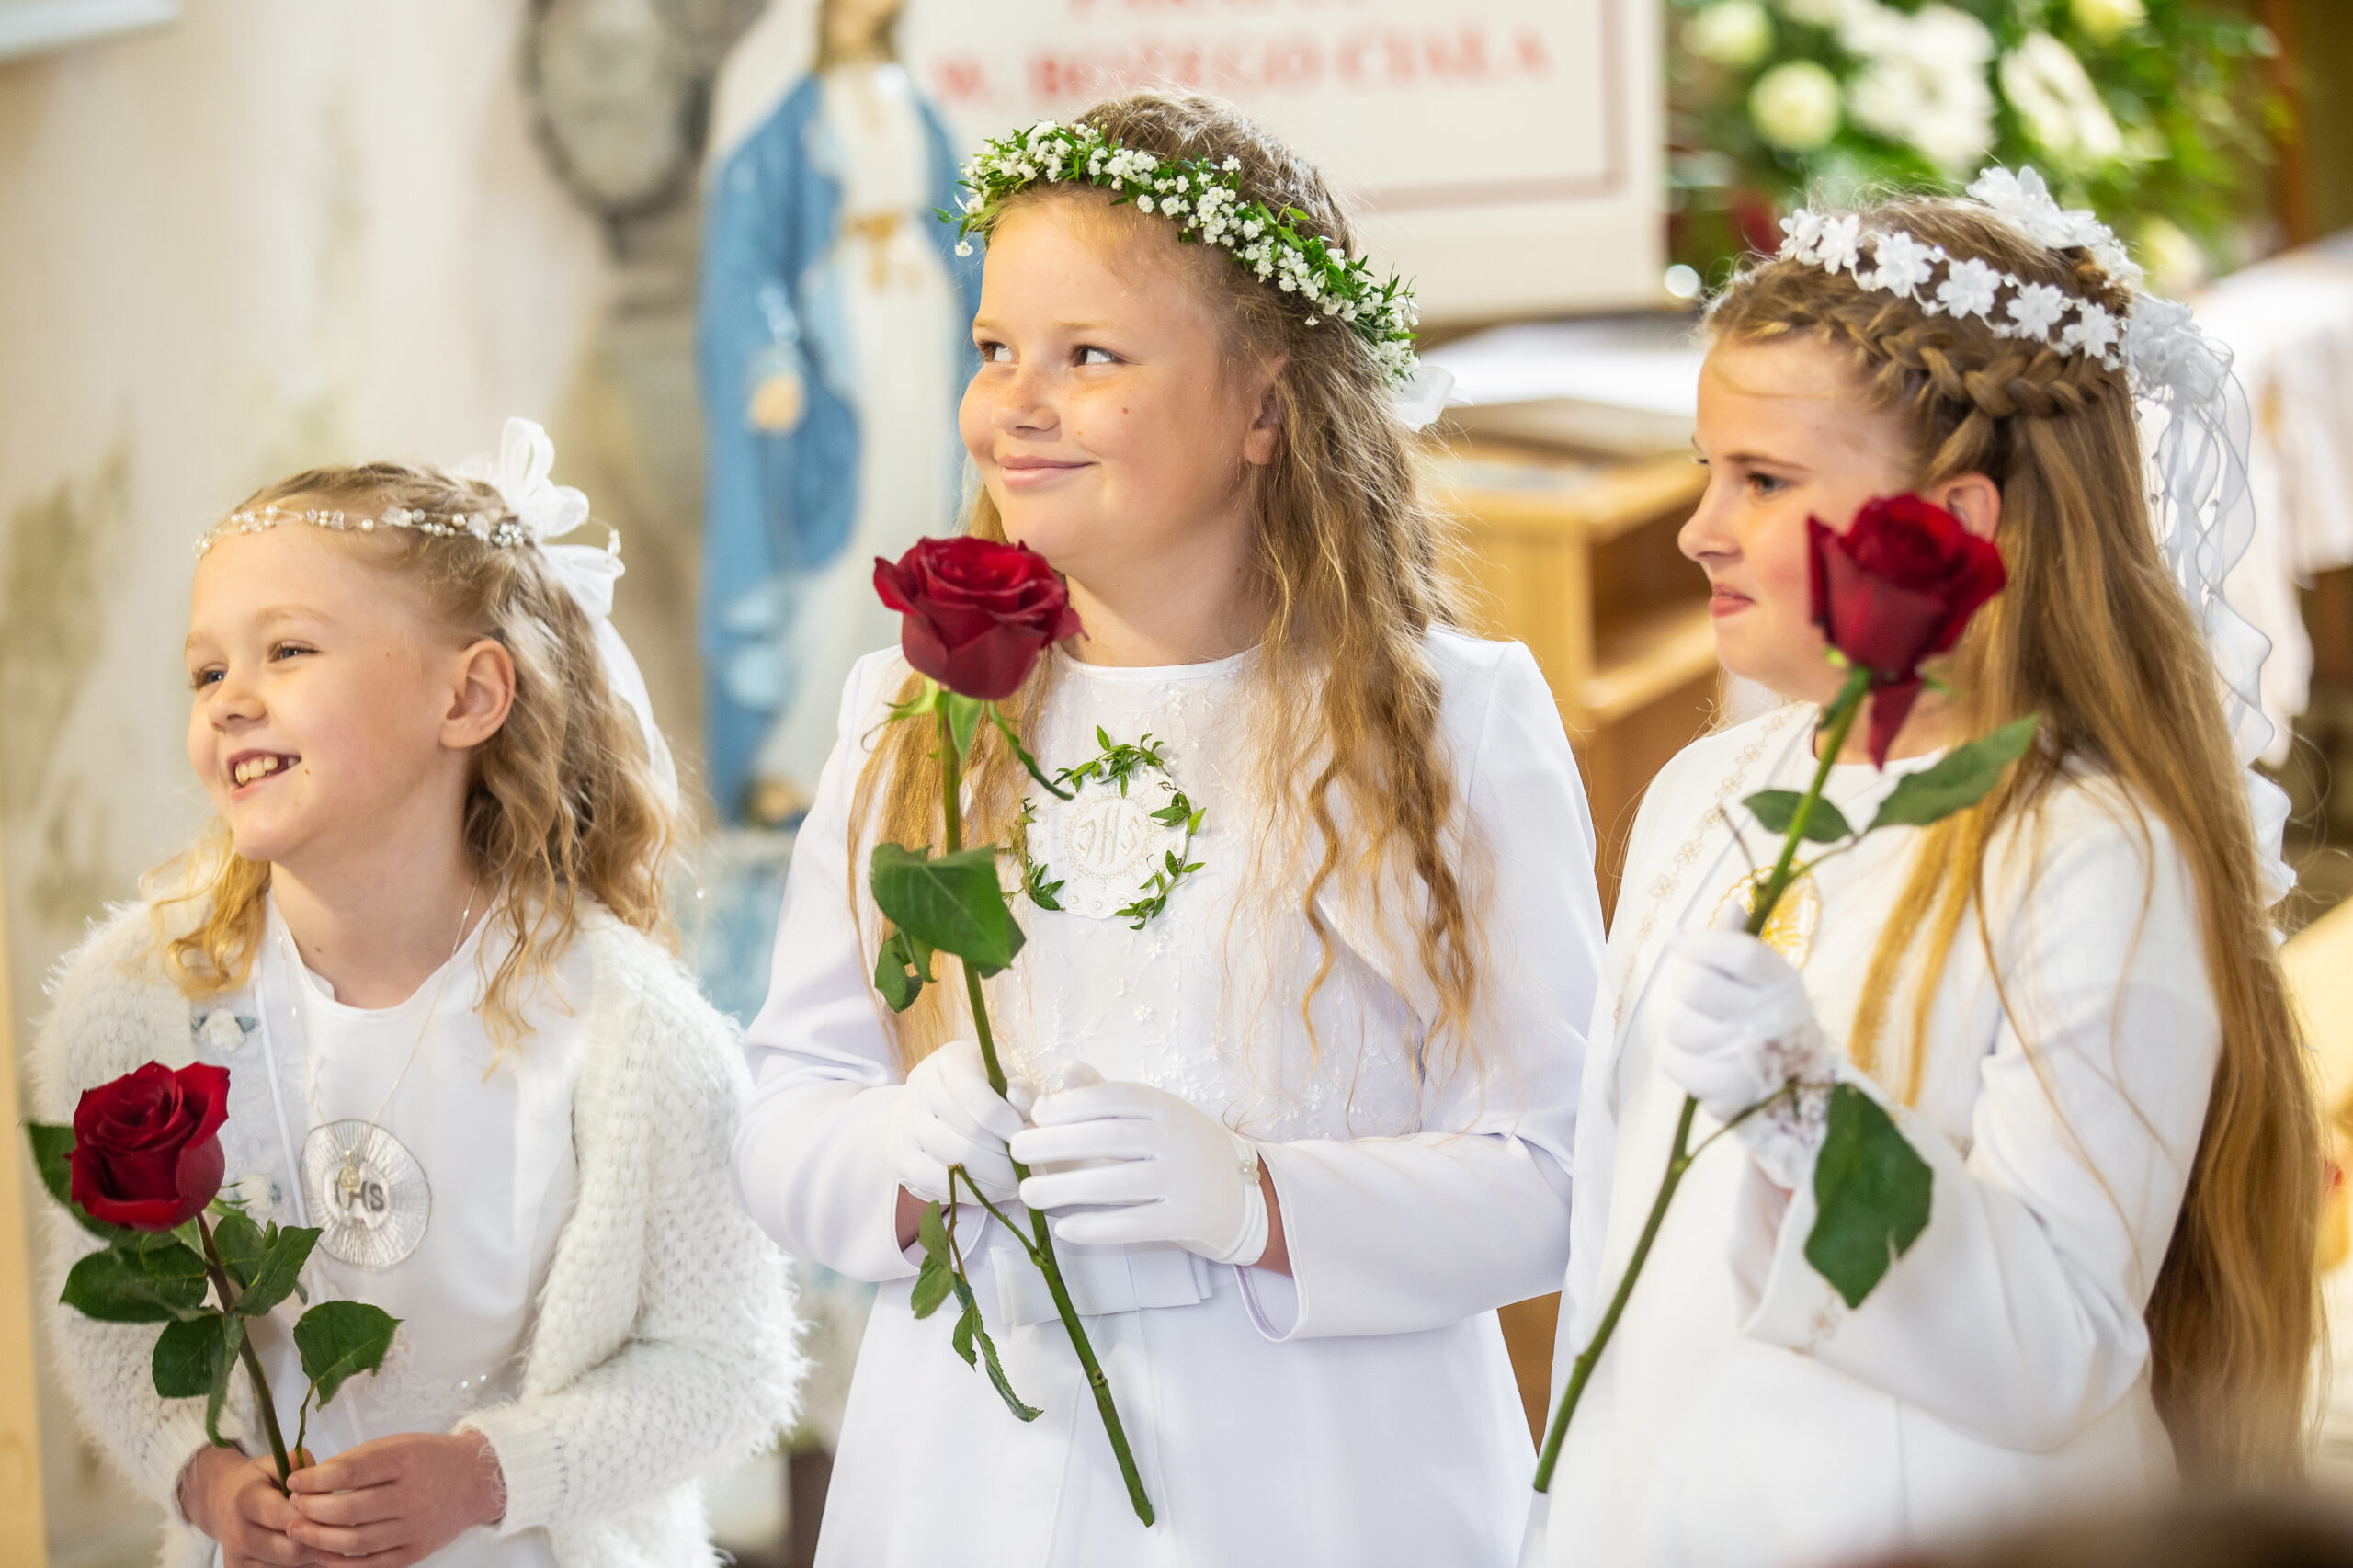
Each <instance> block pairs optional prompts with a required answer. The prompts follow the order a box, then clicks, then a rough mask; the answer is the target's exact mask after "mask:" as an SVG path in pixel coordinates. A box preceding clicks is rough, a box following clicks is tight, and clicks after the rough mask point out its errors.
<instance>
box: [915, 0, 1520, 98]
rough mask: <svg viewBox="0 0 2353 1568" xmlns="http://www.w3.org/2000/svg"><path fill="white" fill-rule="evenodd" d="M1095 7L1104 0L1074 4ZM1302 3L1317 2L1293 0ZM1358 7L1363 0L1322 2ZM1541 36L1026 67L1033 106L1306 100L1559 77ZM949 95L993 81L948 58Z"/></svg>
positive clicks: (1474, 34) (1146, 45)
mask: <svg viewBox="0 0 2353 1568" xmlns="http://www.w3.org/2000/svg"><path fill="white" fill-rule="evenodd" d="M1097 3H1098V0H1074V4H1090V5H1091V4H1097ZM1125 3H1126V4H1127V5H1129V6H1131V7H1134V8H1143V7H1148V6H1158V7H1162V8H1166V9H1188V10H1198V9H1200V8H1203V6H1206V5H1209V4H1222V5H1225V6H1241V5H1252V6H1256V5H1260V4H1262V3H1267V0H1125ZM1291 3H1292V4H1294V5H1297V6H1302V7H1305V6H1310V5H1313V4H1315V3H1316V0H1291ZM1324 3H1326V4H1334V3H1336V4H1340V5H1348V6H1355V5H1357V4H1358V3H1360V0H1324ZM1554 64H1555V62H1554V61H1553V58H1552V51H1551V49H1550V47H1549V46H1548V45H1547V43H1546V41H1545V39H1544V36H1543V32H1542V30H1541V29H1540V28H1535V27H1520V28H1515V29H1513V30H1512V32H1511V33H1510V34H1509V35H1507V36H1506V35H1504V34H1500V33H1497V32H1495V31H1494V30H1492V29H1490V28H1487V27H1485V26H1483V25H1481V24H1479V23H1476V22H1471V23H1464V24H1462V25H1461V26H1460V27H1457V28H1452V29H1439V28H1429V29H1418V30H1417V29H1408V28H1356V29H1351V30H1348V31H1346V32H1341V33H1338V34H1337V35H1336V36H1335V37H1329V38H1327V37H1326V36H1325V35H1322V34H1319V33H1317V32H1313V31H1305V30H1301V31H1294V32H1290V33H1285V34H1280V35H1276V36H1268V35H1267V34H1263V33H1256V34H1254V33H1253V32H1252V31H1251V30H1249V29H1247V28H1245V29H1241V30H1238V31H1234V32H1228V33H1222V34H1218V35H1215V36H1209V35H1199V34H1197V35H1193V36H1190V37H1187V36H1181V35H1180V36H1178V37H1175V38H1165V37H1164V38H1146V39H1142V40H1137V41H1135V42H1133V43H1115V42H1111V41H1108V40H1106V41H1105V42H1103V43H1101V44H1097V45H1094V46H1092V47H1090V46H1087V45H1084V44H1082V45H1079V46H1077V47H1069V46H1063V47H1060V48H1055V47H1051V46H1050V47H1045V48H1040V49H1039V50H1037V51H1035V52H1033V53H1032V54H1031V55H1030V56H1029V61H1028V69H1027V76H1028V80H1029V97H1030V100H1031V103H1032V104H1033V106H1035V107H1038V108H1053V107H1057V106H1068V105H1070V104H1072V103H1073V102H1079V101H1083V102H1088V103H1091V102H1093V101H1095V100H1096V99H1097V98H1101V97H1108V96H1109V95H1110V94H1113V93H1117V92H1120V91H1123V90H1126V89H1127V88H1130V87H1132V86H1138V85H1144V84H1147V83H1157V84H1160V85H1171V86H1178V87H1183V88H1186V89H1188V90H1190V91H1194V92H1211V93H1230V94H1233V95H1236V96H1239V97H1249V96H1251V95H1254V94H1259V93H1264V94H1269V95H1277V96H1281V97H1303V96H1306V95H1309V94H1312V93H1314V92H1317V91H1319V90H1321V89H1322V88H1323V87H1324V86H1325V85H1327V83H1328V84H1333V85H1338V86H1340V87H1342V88H1344V89H1347V90H1350V91H1354V92H1363V93H1370V92H1383V91H1390V92H1395V91H1411V90H1414V89H1416V88H1426V87H1438V86H1450V87H1465V86H1469V87H1477V86H1487V85H1495V84H1500V83H1505V82H1509V81H1512V80H1516V79H1526V78H1529V77H1549V76H1552V75H1553V74H1554ZM934 72H935V74H936V76H937V77H938V81H939V85H940V93H941V96H942V97H943V98H946V99H948V100H949V101H954V102H972V101H980V100H982V99H983V98H984V97H985V95H986V94H987V89H988V83H987V81H986V79H985V75H984V73H983V67H982V66H981V64H980V62H979V60H978V58H977V57H975V56H971V55H959V56H950V57H948V58H947V59H946V60H944V61H942V62H940V63H939V64H938V65H936V66H935V67H934Z"/></svg>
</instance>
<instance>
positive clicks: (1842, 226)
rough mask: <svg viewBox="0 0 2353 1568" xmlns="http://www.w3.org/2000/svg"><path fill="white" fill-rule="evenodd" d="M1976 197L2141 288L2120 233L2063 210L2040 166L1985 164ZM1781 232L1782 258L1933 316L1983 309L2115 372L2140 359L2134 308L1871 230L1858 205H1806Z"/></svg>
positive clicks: (1998, 324) (2000, 328)
mask: <svg viewBox="0 0 2353 1568" xmlns="http://www.w3.org/2000/svg"><path fill="white" fill-rule="evenodd" d="M1969 194H1970V195H1971V196H1972V197H1974V198H1975V199H1977V200H1979V201H1980V202H1982V203H1984V205H1985V206H1987V207H1990V208H1992V209H1993V210H1994V211H1995V212H1996V213H1997V214H1999V215H2000V216H2001V217H2003V218H2004V219H2006V220H2007V221H2008V222H2010V223H2012V224H2013V225H2014V226H2016V227H2017V228H2018V229H2019V230H2021V231H2022V232H2024V233H2026V234H2027V235H2028V236H2029V238H2031V239H2033V240H2034V241H2036V242H2037V243H2038V244H2045V245H2049V246H2051V247H2052V248H2053V249H2067V248H2071V247H2080V248H2082V249H2085V250H2088V251H2090V252H2091V253H2092V258H2093V259H2094V260H2095V261H2097V262H2098V263H2099V266H2100V269H2101V270H2102V271H2104V272H2106V273H2107V274H2108V276H2109V278H2110V279H2111V280H2113V281H2114V282H2115V283H2116V285H2117V286H2118V287H2119V288H2120V289H2126V290H2137V289H2138V288H2139V287H2140V284H2141V268H2140V267H2138V266H2136V265H2135V264H2134V263H2133V261H2132V258H2131V256H2129V255H2127V254H2126V252H2125V249H2124V247H2123V245H2122V244H2119V243H2118V241H2117V238H2116V235H2115V233H2114V232H2113V231H2111V230H2110V229H2109V227H2108V225H2107V224H2105V223H2102V222H2100V221H2099V220H2098V219H2097V218H2096V217H2094V216H2093V215H2092V214H2091V213H2089V212H2085V211H2070V210H2067V209H2064V208H2063V207H2061V206H2060V205H2059V204H2058V203H2057V202H2056V201H2054V200H2052V198H2051V190H2050V187H2048V186H2047V185H2045V184H2044V183H2043V179H2042V176H2040V174H2038V173H2036V172H2035V171H2034V170H2033V169H2030V168H2029V169H2020V170H2018V171H2017V172H2016V173H2013V172H2011V171H2010V170H2008V169H1998V168H1996V169H1987V170H1986V171H1984V173H1983V174H1981V175H1979V176H1977V180H1976V183H1974V184H1973V185H1972V186H1971V187H1969ZM1781 232H1782V233H1785V234H1787V235H1788V236H1789V237H1788V238H1787V239H1785V240H1783V241H1782V242H1781V249H1780V256H1781V259H1782V260H1785V261H1800V262H1805V263H1808V264H1810V265H1812V266H1815V267H1822V268H1823V269H1824V270H1825V271H1829V272H1834V273H1835V272H1845V273H1847V274H1850V275H1851V276H1852V277H1853V278H1854V279H1855V281H1856V282H1857V283H1859V284H1860V285H1861V286H1862V287H1864V288H1866V289H1870V290H1877V291H1878V292H1881V293H1885V294H1893V295H1896V296H1898V297H1899V298H1902V299H1905V300H1909V301H1912V302H1913V303H1914V304H1915V305H1917V306H1919V307H1920V309H1921V310H1922V311H1924V312H1927V314H1929V315H1932V316H1934V315H1949V316H1952V317H1954V318H1955V319H1956V320H1958V319H1961V318H1964V317H1968V316H1977V317H1980V318H1982V319H1983V320H1984V322H1985V323H1986V324H1987V325H1989V326H1991V327H1992V328H1993V329H1994V331H1995V334H1997V335H2000V336H2003V337H2026V338H2032V339H2034V340H2035V341H2036V342H2038V343H2047V344H2049V345H2051V346H2052V347H2054V348H2056V349H2058V350H2059V351H2060V352H2061V353H2063V354H2089V355H2093V356H2096V357H2097V358H2098V359H2099V362H2100V363H2101V364H2102V365H2105V366H2106V367H2108V369H2111V370H2114V369H2122V368H2123V367H2124V365H2125V363H2126V359H2127V358H2128V357H2131V358H2138V348H2139V344H2138V343H2137V342H2134V341H2132V340H2133V339H2135V338H2137V337H2138V336H2139V334H2138V333H2136V332H2135V331H2134V330H2133V327H2134V318H2137V317H2139V316H2140V315H2141V314H2142V312H2141V311H2140V309H2139V308H2138V306H2137V305H2136V308H2135V310H2134V311H2133V312H2132V316H2131V317H2124V316H2119V315H2118V314H2117V313H2116V312H2113V311H2110V310H2109V309H2108V308H2107V307H2106V306H2104V305H2101V304H2099V303H2097V302H2096V301H2091V300H2086V299H2083V298H2081V297H2080V296H2077V295H2075V294H2071V293H2069V292H2067V291H2066V290H2063V289H2059V288H2055V287H2053V286H2052V285H2051V284H2048V283H2029V282H2028V281H2026V280H2025V279H2024V278H2019V277H2018V276H2016V275H2015V274H2013V273H2008V272H2004V271H2001V270H2000V269H1999V268H1997V267H1992V266H1990V265H1988V264H1987V263H1985V262H1983V261H1980V260H1978V259H1977V258H1976V257H1974V256H1963V257H1960V258H1958V259H1956V258H1954V257H1953V256H1949V255H1947V254H1946V251H1945V248H1944V246H1942V245H1933V244H1925V243H1924V242H1922V241H1921V240H1919V239H1917V238H1915V237H1914V236H1913V235H1911V234H1908V233H1904V231H1903V230H1901V229H1888V230H1881V231H1875V232H1870V233H1866V232H1864V230H1863V226H1862V219H1861V217H1860V216H1859V215H1858V214H1856V213H1852V212H1848V213H1844V214H1841V215H1839V216H1836V217H1824V215H1823V214H1821V213H1819V212H1815V211H1813V210H1810V209H1806V208H1800V209H1799V210H1797V211H1795V212H1792V213H1790V215H1789V216H1788V217H1787V218H1784V219H1782V220H1781ZM1867 248H1868V249H1869V251H1870V261H1869V262H1868V263H1866V262H1865V260H1864V259H1863V253H1864V251H1865V250H1866V249H1867ZM1939 268H1941V269H1942V270H1943V277H1942V278H1940V279H1939V278H1938V276H1937V274H1938V269H1939ZM2144 298H2145V296H2144ZM2151 302H2155V301H2151Z"/></svg>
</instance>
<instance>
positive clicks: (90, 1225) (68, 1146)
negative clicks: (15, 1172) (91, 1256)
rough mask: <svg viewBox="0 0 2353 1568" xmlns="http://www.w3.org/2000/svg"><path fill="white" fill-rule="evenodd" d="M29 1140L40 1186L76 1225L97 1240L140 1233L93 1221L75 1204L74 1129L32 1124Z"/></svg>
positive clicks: (27, 1126)
mask: <svg viewBox="0 0 2353 1568" xmlns="http://www.w3.org/2000/svg"><path fill="white" fill-rule="evenodd" d="M25 1138H26V1141H27V1142H30V1143H31V1144H32V1146H33V1168H34V1169H35V1170H37V1171H39V1172H40V1184H41V1186H42V1187H46V1188H48V1189H49V1195H50V1196H51V1198H54V1199H57V1201H59V1202H60V1203H63V1205H65V1211H66V1212H67V1213H69V1214H71V1215H73V1216H74V1223H75V1224H77V1225H79V1226H81V1227H82V1228H83V1229H84V1230H85V1231H87V1232H89V1233H90V1234H92V1235H94V1236H102V1237H104V1238H105V1239H106V1240H108V1241H110V1242H111V1241H119V1240H120V1239H121V1238H123V1237H125V1236H131V1235H136V1234H137V1232H135V1231H132V1230H130V1229H128V1228H126V1227H124V1226H121V1225H109V1224H108V1223H107V1222H106V1221H104V1220H93V1219H92V1218H90V1216H89V1215H88V1214H87V1213H85V1212H84V1211H83V1209H82V1206H81V1205H80V1204H78V1203H76V1202H74V1165H73V1160H74V1129H72V1128H71V1127H63V1126H59V1125H57V1124H55V1123H53V1122H43V1121H28V1122H26V1123H25Z"/></svg>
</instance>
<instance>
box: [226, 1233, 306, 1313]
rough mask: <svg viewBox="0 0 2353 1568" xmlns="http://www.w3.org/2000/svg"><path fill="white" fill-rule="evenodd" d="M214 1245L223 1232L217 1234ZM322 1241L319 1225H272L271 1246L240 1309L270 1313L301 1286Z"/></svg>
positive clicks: (239, 1304)
mask: <svg viewBox="0 0 2353 1568" xmlns="http://www.w3.org/2000/svg"><path fill="white" fill-rule="evenodd" d="M213 1241H214V1244H215V1245H218V1244H219V1241H220V1235H219V1233H218V1232H215V1233H214V1236H213ZM318 1244H319V1233H318V1231H317V1230H316V1229H315V1228H312V1227H307V1226H301V1225H289V1226H287V1227H286V1228H285V1229H284V1230H282V1231H281V1230H279V1229H278V1227H277V1226H275V1225H273V1226H271V1227H270V1237H269V1245H268V1247H267V1250H266V1251H265V1252H264V1253H263V1255H262V1261H261V1267H258V1268H257V1269H256V1270H255V1271H254V1276H253V1283H252V1284H250V1285H248V1286H247V1287H246V1288H245V1290H244V1294H243V1295H241V1296H239V1297H238V1298H237V1311H238V1312H240V1313H241V1314H243V1315H244V1316H245V1317H249V1318H257V1317H260V1316H262V1315H263V1314H265V1313H267V1312H268V1311H269V1310H270V1309H271V1308H273V1307H275V1306H277V1305H278V1302H280V1301H284V1300H285V1299H286V1298H287V1297H289V1296H290V1295H292V1294H293V1293H294V1292H295V1291H296V1290H299V1289H300V1288H301V1286H300V1281H301V1277H302V1266H303V1265H304V1264H305V1263H308V1262H309V1261H310V1260H311V1249H312V1248H313V1247H314V1246H316V1245H318Z"/></svg>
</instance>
